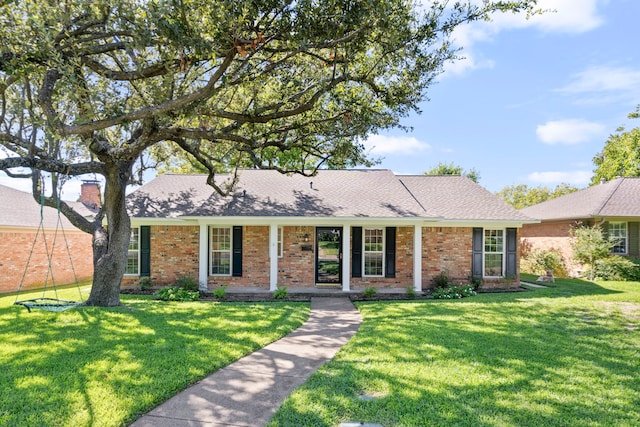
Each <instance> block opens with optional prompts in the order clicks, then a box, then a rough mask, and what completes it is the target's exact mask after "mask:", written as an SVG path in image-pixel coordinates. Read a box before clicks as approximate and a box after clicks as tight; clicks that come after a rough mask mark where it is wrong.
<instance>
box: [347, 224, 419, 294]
mask: <svg viewBox="0 0 640 427" xmlns="http://www.w3.org/2000/svg"><path fill="white" fill-rule="evenodd" d="M370 286H375V287H376V288H406V287H413V227H398V228H396V277H353V278H352V279H351V287H352V288H362V287H364V288H366V287H370Z"/></svg>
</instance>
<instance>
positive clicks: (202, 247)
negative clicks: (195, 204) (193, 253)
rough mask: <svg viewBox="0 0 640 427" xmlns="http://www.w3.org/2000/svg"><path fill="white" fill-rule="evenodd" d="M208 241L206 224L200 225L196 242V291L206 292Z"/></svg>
mask: <svg viewBox="0 0 640 427" xmlns="http://www.w3.org/2000/svg"><path fill="white" fill-rule="evenodd" d="M208 240H209V227H208V226H207V225H206V224H200V240H199V242H198V245H199V246H198V282H199V283H200V285H199V286H198V289H200V290H201V291H205V292H206V291H207V290H208V281H209V254H208V253H207V248H208V247H209V244H208Z"/></svg>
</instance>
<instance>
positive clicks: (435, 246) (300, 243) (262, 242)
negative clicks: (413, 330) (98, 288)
mask: <svg viewBox="0 0 640 427" xmlns="http://www.w3.org/2000/svg"><path fill="white" fill-rule="evenodd" d="M282 229H283V237H282V252H283V256H282V257H281V258H279V259H278V280H277V284H278V286H281V287H314V286H315V251H314V249H315V227H313V226H284V227H283V228H282ZM472 230H473V229H472V228H470V227H424V228H423V231H422V287H423V289H428V288H432V287H433V286H434V285H433V278H434V277H435V276H437V275H438V274H440V272H442V271H443V270H446V271H447V272H448V273H449V276H450V277H451V278H453V279H455V280H460V281H467V280H468V279H469V278H470V276H471V258H472V257H471V251H472ZM150 231H151V233H150V235H151V237H150V244H151V278H152V283H153V285H154V286H156V287H159V286H167V285H171V284H174V283H175V281H176V279H177V278H179V277H182V276H191V277H194V278H197V277H198V251H199V249H198V246H199V244H198V241H199V227H197V226H151V228H150ZM242 240H243V242H242V247H243V251H242V276H241V277H233V276H209V278H208V283H207V284H208V287H209V289H213V288H215V287H217V286H221V285H228V286H234V287H235V286H245V287H258V288H266V289H268V288H269V270H270V263H269V226H244V227H243V239H242ZM351 241H352V242H353V239H351ZM343 256H350V254H343ZM413 277H414V273H413V227H397V228H396V274H395V277H394V278H386V277H361V278H351V280H350V283H351V287H352V288H355V289H358V288H365V287H369V286H374V287H377V288H401V287H413ZM517 279H518V278H517ZM517 279H516V280H514V281H511V282H510V283H507V282H506V281H504V280H500V281H494V283H490V282H486V283H485V287H487V288H490V287H510V286H513V285H514V284H517V283H518V282H517ZM137 285H138V277H137V276H136V277H134V276H125V278H124V279H123V282H122V286H123V287H135V286H137Z"/></svg>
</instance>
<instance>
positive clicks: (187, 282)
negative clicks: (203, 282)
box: [176, 276, 200, 291]
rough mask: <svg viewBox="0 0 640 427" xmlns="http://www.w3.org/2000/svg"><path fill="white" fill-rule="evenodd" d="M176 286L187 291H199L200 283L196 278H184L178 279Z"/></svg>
mask: <svg viewBox="0 0 640 427" xmlns="http://www.w3.org/2000/svg"><path fill="white" fill-rule="evenodd" d="M176 286H177V287H179V288H182V289H184V290H187V291H197V290H198V289H199V287H200V283H199V282H198V279H196V278H193V277H191V276H184V277H179V278H178V279H176Z"/></svg>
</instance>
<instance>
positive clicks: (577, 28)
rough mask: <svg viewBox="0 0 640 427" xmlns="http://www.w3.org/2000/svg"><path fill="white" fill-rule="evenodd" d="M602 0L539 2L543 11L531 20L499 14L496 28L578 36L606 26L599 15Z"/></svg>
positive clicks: (496, 17) (520, 16)
mask: <svg viewBox="0 0 640 427" xmlns="http://www.w3.org/2000/svg"><path fill="white" fill-rule="evenodd" d="M598 3H602V0H600V1H599V0H562V1H561V2H559V1H558V0H539V1H538V4H537V8H538V9H541V10H543V11H544V13H542V14H540V15H534V16H531V17H530V18H529V19H527V17H526V16H525V15H523V14H518V15H516V14H511V13H503V14H499V15H496V16H495V17H494V19H493V25H496V26H497V27H498V29H511V28H525V27H533V28H536V29H539V30H541V31H544V32H550V33H551V32H553V33H570V34H579V33H585V32H587V31H591V30H593V29H595V28H597V27H599V26H600V25H602V24H603V23H604V19H603V18H602V17H601V16H599V15H598Z"/></svg>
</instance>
